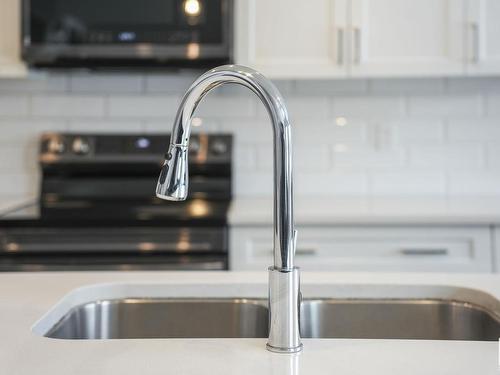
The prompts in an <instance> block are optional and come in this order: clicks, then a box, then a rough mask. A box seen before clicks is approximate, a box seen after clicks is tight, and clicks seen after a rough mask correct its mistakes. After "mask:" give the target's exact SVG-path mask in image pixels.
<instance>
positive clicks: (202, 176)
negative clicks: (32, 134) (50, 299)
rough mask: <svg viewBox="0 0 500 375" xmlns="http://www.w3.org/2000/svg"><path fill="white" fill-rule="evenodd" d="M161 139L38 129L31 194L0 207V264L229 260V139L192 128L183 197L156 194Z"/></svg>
mask: <svg viewBox="0 0 500 375" xmlns="http://www.w3.org/2000/svg"><path fill="white" fill-rule="evenodd" d="M168 142H169V135H168V134H155V135H137V134H126V135H125V134H120V135H113V134H75V133H50V134H43V135H42V136H41V140H40V152H39V160H40V169H41V176H42V177H41V183H40V195H39V200H38V201H37V202H36V203H34V204H33V206H32V207H27V206H23V207H19V210H11V211H9V212H8V213H7V212H6V213H3V215H2V214H1V213H0V215H1V217H0V271H55V270H65V271H67V270H172V269H174V270H224V269H227V267H228V227H227V213H228V208H229V204H230V201H231V154H232V138H231V136H230V135H224V134H214V135H207V134H199V135H193V136H192V138H191V145H190V150H189V153H190V163H189V173H190V186H189V189H190V193H189V199H188V200H186V201H184V202H168V201H163V200H160V199H158V198H156V197H155V186H156V181H157V178H158V174H159V170H160V163H161V162H162V161H163V153H164V152H165V151H166V150H167V148H168ZM29 210H33V211H34V213H32V214H22V212H27V211H28V212H29Z"/></svg>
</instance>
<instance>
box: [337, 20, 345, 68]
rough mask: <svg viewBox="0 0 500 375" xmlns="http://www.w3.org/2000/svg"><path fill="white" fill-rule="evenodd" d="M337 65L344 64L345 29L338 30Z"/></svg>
mask: <svg viewBox="0 0 500 375" xmlns="http://www.w3.org/2000/svg"><path fill="white" fill-rule="evenodd" d="M337 64H338V65H342V64H344V29H343V28H338V29H337Z"/></svg>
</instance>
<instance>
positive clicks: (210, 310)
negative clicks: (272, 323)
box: [46, 298, 268, 339]
mask: <svg viewBox="0 0 500 375" xmlns="http://www.w3.org/2000/svg"><path fill="white" fill-rule="evenodd" d="M267 316H268V310H267V307H266V306H265V304H264V301H263V300H248V299H167V298H163V299H137V298H127V299H120V300H103V301H95V302H91V303H87V304H84V305H81V306H78V307H76V308H74V309H72V310H70V311H69V313H68V314H66V315H65V316H64V317H63V318H62V319H61V320H60V321H59V322H58V323H57V324H56V325H55V326H54V327H53V328H52V329H51V330H50V331H49V332H48V333H47V335H46V336H48V337H53V338H59V339H134V338H193V337H214V338H215V337H217V338H231V337H233V338H234V337H266V336H267V320H268V317H267Z"/></svg>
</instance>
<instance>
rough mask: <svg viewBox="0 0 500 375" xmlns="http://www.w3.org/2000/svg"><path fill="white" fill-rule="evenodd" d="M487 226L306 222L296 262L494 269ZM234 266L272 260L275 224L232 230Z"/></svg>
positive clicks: (323, 266)
mask: <svg viewBox="0 0 500 375" xmlns="http://www.w3.org/2000/svg"><path fill="white" fill-rule="evenodd" d="M491 259H492V247H491V241H490V230H489V228H488V227H372V226H359V227H358V226H356V227H353V226H349V227H302V228H299V233H298V240H297V253H296V265H297V266H299V267H300V268H301V269H303V270H305V271H329V270H332V271H333V270H341V271H420V272H426V271H437V272H491V271H492V264H491ZM230 264H231V269H234V270H265V269H266V267H268V266H270V265H271V264H272V230H271V228H262V227H246V228H244V227H236V228H232V230H231V247H230Z"/></svg>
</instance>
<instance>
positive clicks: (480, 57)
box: [466, 0, 500, 75]
mask: <svg viewBox="0 0 500 375" xmlns="http://www.w3.org/2000/svg"><path fill="white" fill-rule="evenodd" d="M466 28H467V37H466V51H467V62H468V63H467V72H468V73H469V74H472V75H478V74H498V73H500V1H499V0H468V3H467V22H466Z"/></svg>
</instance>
